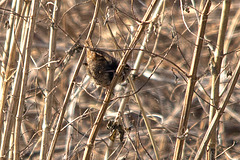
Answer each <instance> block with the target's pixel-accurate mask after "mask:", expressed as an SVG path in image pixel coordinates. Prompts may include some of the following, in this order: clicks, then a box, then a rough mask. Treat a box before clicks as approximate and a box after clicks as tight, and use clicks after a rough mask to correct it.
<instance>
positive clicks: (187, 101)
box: [173, 0, 211, 160]
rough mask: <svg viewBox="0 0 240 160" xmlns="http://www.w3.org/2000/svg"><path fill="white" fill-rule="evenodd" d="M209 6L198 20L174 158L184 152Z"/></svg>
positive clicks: (177, 159) (207, 3) (176, 159)
mask: <svg viewBox="0 0 240 160" xmlns="http://www.w3.org/2000/svg"><path fill="white" fill-rule="evenodd" d="M210 6H211V1H210V0H208V1H207V2H206V5H205V7H204V9H203V13H202V16H201V20H200V26H199V29H198V36H197V40H196V44H195V45H196V47H195V50H194V55H193V59H192V65H191V69H190V74H189V79H188V84H187V89H186V93H185V98H184V102H183V110H182V114H181V119H180V124H179V128H178V134H177V140H176V145H175V151H174V156H173V159H174V160H179V159H181V158H182V153H183V152H184V151H183V148H184V143H185V135H186V134H187V133H186V132H187V127H188V119H189V113H190V107H191V104H192V97H193V93H194V86H195V83H196V81H197V68H198V63H199V60H200V53H201V50H202V45H203V39H204V33H205V28H206V24H207V18H208V11H209V8H210Z"/></svg>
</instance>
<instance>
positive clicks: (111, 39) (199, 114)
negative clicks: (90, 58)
mask: <svg viewBox="0 0 240 160" xmlns="http://www.w3.org/2000/svg"><path fill="white" fill-rule="evenodd" d="M33 2H35V3H36V4H38V3H40V2H38V0H35V1H34V0H32V3H33ZM151 2H152V1H150V0H146V1H104V2H102V3H101V5H100V7H99V9H96V8H95V3H96V2H95V1H80V0H79V1H73V0H68V1H63V2H62V3H61V7H60V5H59V4H56V5H59V6H57V7H55V9H54V5H55V4H54V2H53V3H52V2H49V1H46V0H44V1H42V2H41V5H40V6H39V5H37V6H35V7H36V8H32V3H30V2H26V4H25V5H26V9H24V2H22V3H19V4H16V8H17V7H18V5H19V6H20V7H21V9H20V10H17V9H16V8H14V9H13V10H14V11H11V8H12V6H13V4H12V3H14V2H8V1H1V2H0V15H1V20H0V53H1V55H0V56H1V57H0V65H1V68H0V69H1V77H0V86H1V87H0V90H1V92H0V97H1V98H0V109H1V111H0V113H1V114H0V132H1V133H2V134H1V136H0V137H1V152H0V159H1V158H2V159H4V158H7V159H8V158H11V157H14V158H15V159H20V158H21V159H40V158H41V159H46V158H47V156H48V158H50V155H51V156H52V159H82V157H83V155H84V150H85V154H87V153H86V150H89V153H90V154H89V156H90V157H91V159H104V157H109V159H123V158H126V159H173V157H174V158H175V159H180V157H181V156H183V157H184V158H183V159H199V157H198V156H200V157H201V156H202V154H201V153H204V154H203V158H202V159H206V156H207V155H208V156H209V153H207V152H206V148H204V147H203V148H202V147H201V146H202V145H203V146H206V145H207V143H208V140H209V139H207V138H206V137H209V138H210V136H209V133H211V135H213V134H214V132H213V131H214V130H215V128H214V127H215V126H216V125H217V129H216V133H215V136H216V138H214V139H212V140H211V142H214V140H216V141H215V143H216V145H215V144H212V145H211V146H210V148H211V150H212V151H214V152H215V151H216V153H214V154H215V156H217V157H218V159H223V160H225V159H240V152H239V151H240V145H239V141H240V136H239V132H240V119H239V113H240V109H239V96H240V95H239V93H240V92H239V91H240V90H239V81H234V80H235V79H237V78H238V75H239V74H235V73H239V72H237V69H238V66H239V65H238V63H239V57H238V51H239V41H240V38H238V37H239V35H238V34H239V33H240V32H239V33H238V31H239V29H240V23H239V19H240V16H239V15H240V9H239V6H240V2H239V1H238V0H232V2H231V7H230V11H229V15H228V16H227V17H228V22H225V21H224V22H222V23H223V24H222V23H221V14H222V9H223V3H224V2H222V1H212V4H211V7H210V11H209V12H208V14H207V16H208V20H207V24H206V29H205V30H204V31H203V32H204V36H205V37H204V39H202V38H199V37H201V36H198V35H199V33H198V30H199V28H200V27H202V25H201V21H200V19H201V16H202V10H203V9H202V8H203V7H204V6H205V1H203V2H199V1H198V2H196V4H194V5H193V4H192V3H191V2H190V1H189V2H188V3H185V4H184V5H183V7H180V4H181V1H180V2H179V1H177V2H176V3H174V1H173V0H171V1H166V4H165V5H162V7H160V8H159V12H158V14H157V15H156V17H157V18H153V17H154V14H150V16H149V17H147V18H146V20H143V17H144V15H146V14H147V13H146V11H147V10H148V7H149V4H150V3H151ZM38 6H39V9H37V8H38ZM154 6H157V4H154ZM156 8H157V7H156ZM156 8H155V9H153V10H151V9H150V11H151V12H152V13H153V12H154V11H155V10H156ZM95 9H96V10H98V14H96V13H97V12H96V10H95ZM94 13H95V14H96V16H97V18H96V19H93V17H94ZM183 13H184V18H183ZM34 14H36V15H37V16H36V17H35V16H34V17H35V18H36V19H35V18H29V17H32V15H34ZM11 18H12V19H11ZM34 20H36V21H34ZM53 22H54V23H53ZM151 22H153V23H151ZM11 23H12V24H13V25H12V26H11ZM94 23H95V24H94ZM93 24H94V25H95V26H94V25H93ZM151 25H152V26H151ZM223 25H227V28H226V32H225V31H224V33H225V35H226V37H224V36H223V37H221V38H219V28H220V26H223ZM18 27H19V29H18ZM141 27H142V29H141ZM11 29H12V30H14V33H12V34H10V30H11ZM91 31H92V32H91ZM136 31H139V33H140V34H139V35H137V33H136ZM197 38H199V39H200V40H203V45H202V47H201V46H199V45H197V46H196V45H195V44H198V43H197V42H196V40H197ZM86 40H88V41H87V42H86ZM220 41H222V42H224V44H221V43H220ZM76 42H78V43H80V44H81V45H84V44H85V45H86V46H88V47H90V48H92V47H94V48H97V49H100V50H103V51H105V52H108V53H109V54H112V55H114V56H115V57H116V58H118V59H121V58H123V60H122V62H123V63H125V62H126V61H127V63H128V64H129V65H130V66H131V67H132V68H134V70H133V71H132V76H129V79H128V81H127V82H126V83H124V84H121V85H117V86H116V87H115V89H113V88H112V89H109V90H108V91H106V90H105V89H103V88H101V87H100V88H97V86H95V85H94V83H93V81H92V80H91V79H89V77H88V76H87V72H86V69H85V67H84V66H83V65H82V62H83V61H84V59H83V58H84V55H85V53H83V52H82V50H79V51H78V52H67V51H69V49H70V48H71V47H72V46H73V45H74V44H75V43H76ZM55 43H56V46H55ZM144 43H145V44H144ZM143 44H144V46H143ZM140 48H141V49H140ZM197 48H200V49H201V52H200V54H199V55H197V57H196V60H197V61H199V63H197V64H195V63H194V64H195V65H194V66H191V65H193V64H192V63H193V57H194V55H195V53H196V52H197V51H196V50H197ZM84 50H85V49H83V51H84ZM221 51H222V52H221ZM68 53H71V54H72V55H71V56H70V55H69V54H68ZM217 53H219V54H218V56H219V55H220V56H219V57H218V58H220V59H221V60H220V62H219V61H218V58H216V55H217ZM221 53H222V54H221ZM81 55H82V56H81ZM140 55H141V56H142V57H141V56H140ZM80 57H81V58H82V59H81V58H80ZM213 57H215V59H213ZM19 62H20V63H19ZM217 63H220V65H222V68H221V70H220V68H217V67H215V68H214V67H213V66H214V65H215V64H217ZM217 66H218V65H217ZM193 67H194V68H195V69H196V77H194V75H191V73H192V72H191V71H190V70H191V68H193ZM78 68H79V72H78ZM216 68H217V70H218V69H219V71H220V72H219V73H218V72H213V71H215V69H216ZM119 70H121V66H120V68H119ZM24 73H26V74H24ZM133 74H134V75H133ZM214 74H215V75H214ZM74 76H76V77H74ZM214 77H215V78H214ZM219 77H220V78H221V79H220V81H219V85H218V83H217V80H218V79H219ZM115 78H117V77H115ZM191 78H193V79H192V81H193V82H191V80H190V79H191ZM212 80H214V82H215V81H216V83H212ZM234 82H236V84H235V83H234ZM187 83H191V84H192V85H193V86H188V84H187ZM130 84H131V85H130ZM114 85H115V84H112V86H111V87H114ZM231 85H232V86H231ZM213 86H215V88H219V91H216V89H212V87H213ZM188 87H191V88H192V93H191V91H190V92H189V89H188ZM231 88H234V90H233V92H232V93H231ZM111 91H113V92H114V93H113V94H111ZM218 92H219V93H218ZM215 94H216V95H217V96H216V97H215V98H214V99H212V100H211V98H210V97H211V95H212V96H213V95H215ZM188 95H190V96H188ZM219 95H220V96H219ZM229 95H231V97H230V99H229V101H225V100H226V98H228V97H229ZM218 98H219V100H218ZM104 99H105V100H106V101H105V102H104V103H103V100H104ZM184 99H185V100H186V99H189V103H188V106H189V107H190V108H188V109H186V113H185V112H182V110H183V108H184V107H186V106H185V105H186V102H185V103H184ZM216 101H217V102H216ZM107 102H109V103H107ZM210 104H211V105H212V106H214V107H215V108H217V110H216V111H215V112H216V113H217V114H216V115H219V117H217V116H216V117H215V119H216V123H214V124H215V125H214V124H213V123H212V124H210V123H211V122H209V115H210V117H211V118H210V120H211V119H212V120H214V114H215V112H212V110H213V109H210ZM225 104H227V106H226V109H225V106H224V105H225ZM101 107H102V108H101ZM103 107H108V108H107V110H105V109H106V108H103ZM219 107H223V108H222V110H221V109H219ZM100 109H101V111H102V113H103V115H104V117H103V120H102V119H101V118H102V117H100V118H96V117H97V115H98V114H99V110H100ZM224 109H225V110H224ZM105 111H106V113H105ZM222 112H223V114H221V113H222ZM59 115H61V116H62V119H61V116H59ZM220 116H221V118H220ZM185 118H186V119H185ZM219 118H220V119H219ZM96 119H97V120H98V121H97V122H100V123H96V122H95V120H96ZM183 120H184V121H185V123H184V124H185V125H181V124H180V121H181V122H182V121H183ZM110 121H114V122H115V123H114V124H115V125H114V126H110V129H107V126H108V125H107V124H108V123H109V122H110ZM218 122H219V123H218ZM57 126H58V127H59V128H58V127H57ZM209 126H212V127H210V128H209ZM108 127H109V126H108ZM92 128H93V130H91V129H92ZM96 128H97V129H96ZM95 129H96V130H95ZM91 132H92V133H91ZM115 132H116V137H114V136H112V137H111V138H112V139H115V141H114V142H112V141H111V140H110V139H109V137H110V135H111V134H112V135H114V133H115ZM123 133H124V134H123ZM94 134H95V135H96V137H94V136H92V135H94ZM121 136H123V139H122V141H121V140H120V139H121V138H122V137H121ZM151 136H152V137H151ZM53 137H55V138H53ZM89 137H91V138H89ZM54 139H55V140H56V141H54ZM203 139H204V140H203ZM202 140H203V141H202ZM205 140H206V141H205ZM90 142H94V145H93V146H91V143H90ZM178 143H182V144H183V145H182V146H181V145H177V144H178ZM201 143H203V144H201ZM51 144H52V145H51ZM86 144H88V145H86ZM154 145H156V148H155V147H154ZM50 146H51V148H50ZM86 146H87V147H86ZM212 146H213V147H212ZM91 147H93V148H91ZM215 147H216V148H215ZM201 149H202V151H201ZM215 149H216V150H215ZM51 151H53V152H52V153H51ZM85 156H86V155H85ZM200 159H201V158H200ZM212 159H214V158H212Z"/></svg>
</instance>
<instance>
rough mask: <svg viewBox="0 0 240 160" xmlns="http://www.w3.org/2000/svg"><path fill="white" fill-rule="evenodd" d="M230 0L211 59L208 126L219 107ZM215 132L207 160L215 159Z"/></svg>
mask: <svg viewBox="0 0 240 160" xmlns="http://www.w3.org/2000/svg"><path fill="white" fill-rule="evenodd" d="M230 4H231V0H225V1H224V3H223V9H222V16H221V22H220V28H219V33H218V40H217V47H216V50H215V53H214V57H213V58H212V60H211V62H212V88H211V101H210V104H211V106H210V112H209V125H210V124H211V121H212V119H213V117H214V115H215V112H216V108H218V107H219V85H220V77H221V76H220V72H221V65H222V59H223V47H224V40H225V33H226V30H227V24H228V15H229V10H230ZM216 143H217V132H216V128H215V129H214V130H213V132H212V135H211V139H210V141H209V143H208V147H207V159H209V160H213V159H215V157H216V154H217V152H216V146H217V144H216Z"/></svg>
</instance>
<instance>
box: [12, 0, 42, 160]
mask: <svg viewBox="0 0 240 160" xmlns="http://www.w3.org/2000/svg"><path fill="white" fill-rule="evenodd" d="M38 7H39V0H33V1H32V4H31V12H30V18H29V24H28V26H27V28H26V29H27V37H26V38H27V39H26V40H27V41H26V42H27V43H26V52H25V59H24V66H23V76H22V79H23V80H22V83H21V90H20V97H19V103H18V110H17V115H16V123H15V133H14V159H15V160H18V159H20V157H19V137H20V128H21V122H22V113H23V106H24V99H25V93H26V86H27V78H28V70H29V59H30V54H31V49H32V40H33V35H34V27H35V20H36V13H37V11H38Z"/></svg>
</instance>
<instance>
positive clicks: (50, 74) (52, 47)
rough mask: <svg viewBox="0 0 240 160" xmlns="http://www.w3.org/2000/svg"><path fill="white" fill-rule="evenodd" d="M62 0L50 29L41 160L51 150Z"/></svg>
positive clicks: (54, 10)
mask: <svg viewBox="0 0 240 160" xmlns="http://www.w3.org/2000/svg"><path fill="white" fill-rule="evenodd" d="M60 6H61V0H56V1H55V4H54V9H53V15H52V24H51V28H50V42H49V52H48V62H49V63H48V66H47V79H46V94H45V95H46V99H45V107H44V117H43V125H42V130H43V133H42V143H41V151H40V159H41V160H44V159H46V153H47V150H48V148H49V134H50V126H49V125H50V120H51V110H52V102H53V87H54V72H55V66H54V65H55V64H54V63H51V61H53V60H54V59H55V51H56V40H57V24H58V14H59V12H60Z"/></svg>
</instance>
